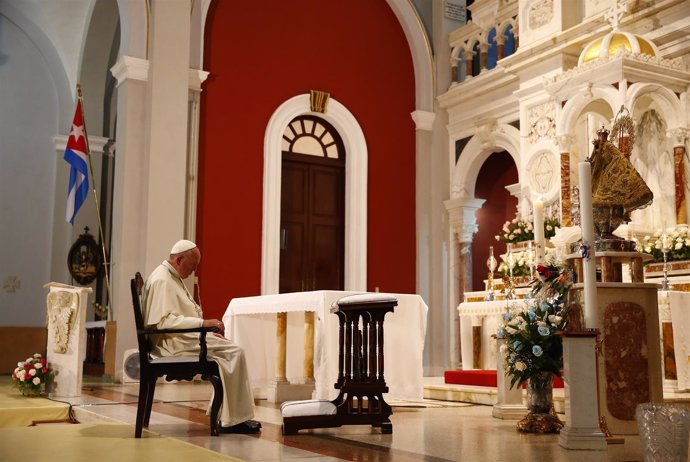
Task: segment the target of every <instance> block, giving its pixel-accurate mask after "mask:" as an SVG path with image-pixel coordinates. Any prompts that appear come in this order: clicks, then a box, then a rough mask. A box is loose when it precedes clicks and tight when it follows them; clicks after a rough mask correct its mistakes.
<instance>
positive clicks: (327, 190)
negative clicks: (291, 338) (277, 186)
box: [279, 116, 345, 293]
mask: <svg viewBox="0 0 690 462" xmlns="http://www.w3.org/2000/svg"><path fill="white" fill-rule="evenodd" d="M281 176H282V180H281V203H280V286H279V290H280V292H281V293H286V292H301V291H309V290H322V289H330V290H342V289H343V287H344V269H345V268H344V261H345V259H344V253H345V242H344V236H345V149H344V147H343V142H342V140H341V138H340V136H339V135H338V133H337V132H336V131H335V129H334V128H333V127H332V126H331V125H330V124H329V123H328V122H326V121H325V120H323V119H321V118H319V117H315V116H300V117H297V118H295V119H294V120H293V121H292V122H290V124H288V126H287V128H286V129H285V132H284V134H283V160H282V175H281Z"/></svg>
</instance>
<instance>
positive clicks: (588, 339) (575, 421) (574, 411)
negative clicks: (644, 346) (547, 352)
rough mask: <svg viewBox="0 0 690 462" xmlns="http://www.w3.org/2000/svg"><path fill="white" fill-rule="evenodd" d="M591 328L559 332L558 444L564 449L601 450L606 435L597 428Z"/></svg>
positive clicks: (594, 337) (595, 377)
mask: <svg viewBox="0 0 690 462" xmlns="http://www.w3.org/2000/svg"><path fill="white" fill-rule="evenodd" d="M596 341H597V334H596V332H595V331H588V332H566V333H565V334H564V335H563V372H564V375H565V426H564V427H563V428H562V429H561V432H560V435H559V436H558V444H559V445H560V446H562V447H564V448H566V449H589V450H596V451H605V450H606V448H607V444H606V437H605V436H604V434H603V433H602V431H601V429H600V428H599V412H598V405H597V369H596V360H597V358H596V352H595V348H596Z"/></svg>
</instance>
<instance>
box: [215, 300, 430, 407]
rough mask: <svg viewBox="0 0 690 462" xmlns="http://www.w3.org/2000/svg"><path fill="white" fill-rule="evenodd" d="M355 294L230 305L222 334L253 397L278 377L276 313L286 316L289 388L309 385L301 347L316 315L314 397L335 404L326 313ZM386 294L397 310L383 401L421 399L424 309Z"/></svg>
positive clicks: (333, 336) (387, 347)
mask: <svg viewBox="0 0 690 462" xmlns="http://www.w3.org/2000/svg"><path fill="white" fill-rule="evenodd" d="M357 293H361V292H348V291H332V290H319V291H313V292H296V293H287V294H275V295H264V296H256V297H244V298H234V299H233V300H231V301H230V304H229V305H228V308H227V310H226V311H225V314H224V315H223V323H224V324H225V335H226V337H228V338H229V339H231V340H232V341H234V342H235V343H236V344H238V345H239V346H241V347H242V348H243V349H244V352H245V356H246V358H247V364H248V367H249V377H250V381H251V383H252V387H253V388H254V390H255V394H257V395H259V396H260V395H261V394H262V391H263V389H266V388H267V387H269V386H270V385H271V383H272V382H274V381H275V378H276V377H275V372H274V371H276V364H277V361H278V360H279V359H278V360H277V356H279V355H277V354H276V353H277V350H276V346H277V345H278V342H277V339H276V326H277V323H278V322H279V321H277V316H276V314H277V313H285V314H286V318H287V322H286V329H285V334H286V337H287V342H286V350H285V356H284V357H285V365H284V367H285V369H284V370H285V374H286V378H287V380H289V381H290V382H291V383H306V382H308V381H309V379H310V377H305V373H304V371H305V369H306V368H304V367H303V366H304V365H303V361H304V359H305V357H308V355H309V353H310V352H309V351H308V350H307V351H305V348H304V339H305V334H304V332H305V315H307V316H309V313H314V315H315V321H314V343H313V345H314V346H313V368H314V369H313V370H314V377H313V380H314V385H315V390H314V398H315V399H334V398H335V397H336V396H337V390H336V389H335V388H334V384H335V382H336V380H337V377H338V328H339V323H338V317H337V316H336V315H334V314H331V313H330V308H331V304H332V303H333V302H335V301H336V300H338V299H340V298H342V297H344V296H346V295H353V294H357ZM390 295H392V296H394V297H396V298H397V299H398V306H396V307H395V311H394V312H392V313H388V314H387V315H386V324H385V342H384V354H385V358H386V364H385V378H386V383H387V384H388V387H389V390H390V391H389V393H388V394H386V397H387V398H390V399H402V400H421V399H422V398H423V394H424V387H423V383H422V377H423V364H422V361H423V352H424V339H425V335H426V314H427V311H428V307H427V306H426V304H425V303H424V301H423V300H422V298H421V297H420V296H419V295H409V294H390ZM278 319H279V318H278ZM281 322H282V321H281ZM308 323H309V321H308V319H307V324H308ZM257 389H258V390H257ZM257 392H258V393H257Z"/></svg>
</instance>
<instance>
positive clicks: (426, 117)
mask: <svg viewBox="0 0 690 462" xmlns="http://www.w3.org/2000/svg"><path fill="white" fill-rule="evenodd" d="M410 115H411V116H412V120H414V123H415V126H416V128H417V130H426V131H428V132H430V131H431V130H433V128H434V120H435V119H436V114H435V113H434V112H429V111H420V110H417V111H412V112H411V113H410Z"/></svg>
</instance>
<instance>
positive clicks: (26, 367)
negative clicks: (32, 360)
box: [24, 363, 31, 371]
mask: <svg viewBox="0 0 690 462" xmlns="http://www.w3.org/2000/svg"><path fill="white" fill-rule="evenodd" d="M29 369H31V364H29V363H26V364H24V370H27V371H28V370H29Z"/></svg>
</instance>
